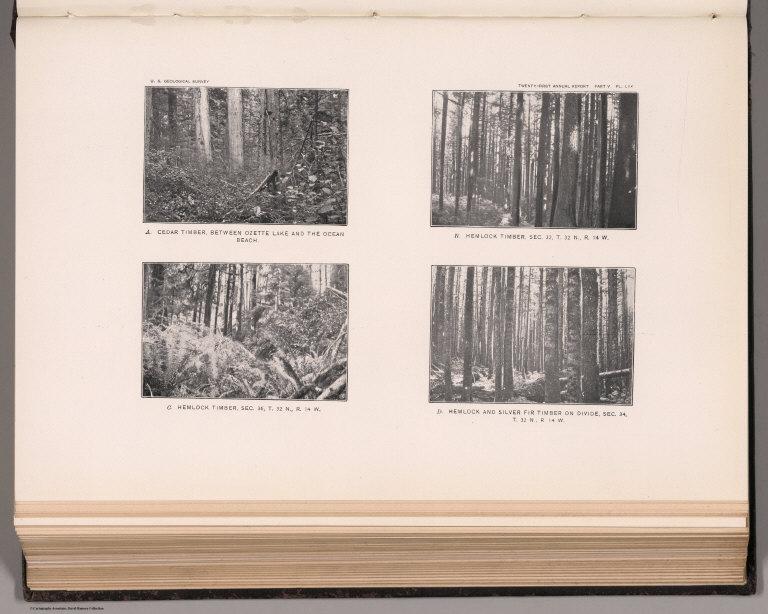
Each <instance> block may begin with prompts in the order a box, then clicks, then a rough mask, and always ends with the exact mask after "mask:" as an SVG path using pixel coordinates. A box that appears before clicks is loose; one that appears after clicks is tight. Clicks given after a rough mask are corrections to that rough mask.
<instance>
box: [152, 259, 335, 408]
mask: <svg viewBox="0 0 768 614" xmlns="http://www.w3.org/2000/svg"><path fill="white" fill-rule="evenodd" d="M347 288H348V281H347V265H343V264H239V263H238V264H234V263H232V264H225V263H210V264H208V263H194V262H188V263H151V264H145V265H144V305H143V335H142V367H143V383H142V394H143V396H146V397H174V398H229V399H346V390H347Z"/></svg>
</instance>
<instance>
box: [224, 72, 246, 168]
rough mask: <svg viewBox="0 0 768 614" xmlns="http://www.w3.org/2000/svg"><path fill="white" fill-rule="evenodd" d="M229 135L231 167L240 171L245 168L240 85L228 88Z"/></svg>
mask: <svg viewBox="0 0 768 614" xmlns="http://www.w3.org/2000/svg"><path fill="white" fill-rule="evenodd" d="M227 136H228V139H229V140H228V142H229V167H230V169H231V170H232V171H234V172H238V171H240V170H242V169H243V99H242V95H241V92H240V88H239V87H230V88H227Z"/></svg>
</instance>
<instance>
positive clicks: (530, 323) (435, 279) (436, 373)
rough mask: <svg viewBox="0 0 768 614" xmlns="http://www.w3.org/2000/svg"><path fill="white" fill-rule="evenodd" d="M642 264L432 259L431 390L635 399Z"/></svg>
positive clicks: (447, 395)
mask: <svg viewBox="0 0 768 614" xmlns="http://www.w3.org/2000/svg"><path fill="white" fill-rule="evenodd" d="M634 296H635V270H634V269H631V268H552V267H514V266H442V265H441V266H433V267H432V301H431V331H430V338H431V345H430V352H431V365H430V387H429V399H430V401H432V402H453V403H455V402H464V403H469V402H472V403H577V404H601V403H605V404H616V405H631V404H632V382H633V356H634V340H635V309H634Z"/></svg>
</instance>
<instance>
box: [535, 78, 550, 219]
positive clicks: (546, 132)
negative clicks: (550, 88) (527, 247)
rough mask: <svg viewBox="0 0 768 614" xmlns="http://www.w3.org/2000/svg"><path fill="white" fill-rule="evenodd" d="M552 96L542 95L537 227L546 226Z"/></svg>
mask: <svg viewBox="0 0 768 614" xmlns="http://www.w3.org/2000/svg"><path fill="white" fill-rule="evenodd" d="M551 98H552V94H549V93H547V92H545V93H543V94H542V95H541V123H540V124H539V126H540V128H539V152H538V155H537V156H536V159H537V160H538V172H537V176H536V217H535V220H534V225H535V226H537V227H540V226H543V225H544V187H545V185H546V184H545V176H546V173H545V171H546V167H547V156H548V154H549V144H550V140H549V139H550V134H551V126H550V107H551V106H552V104H551Z"/></svg>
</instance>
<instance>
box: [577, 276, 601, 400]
mask: <svg viewBox="0 0 768 614" xmlns="http://www.w3.org/2000/svg"><path fill="white" fill-rule="evenodd" d="M581 291H582V298H583V300H582V305H581V334H582V344H581V369H582V376H583V377H582V393H583V394H582V398H583V399H584V402H585V403H598V402H599V401H600V378H599V366H598V351H597V343H598V341H597V340H598V322H599V317H598V292H599V286H598V284H597V270H596V269H593V268H585V269H582V270H581Z"/></svg>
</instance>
